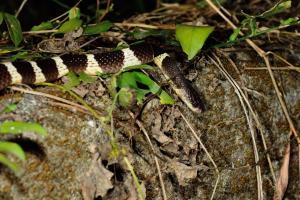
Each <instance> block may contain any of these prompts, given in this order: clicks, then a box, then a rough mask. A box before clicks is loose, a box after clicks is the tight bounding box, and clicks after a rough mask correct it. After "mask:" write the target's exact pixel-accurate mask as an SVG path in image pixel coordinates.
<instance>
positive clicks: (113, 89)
mask: <svg viewBox="0 0 300 200" xmlns="http://www.w3.org/2000/svg"><path fill="white" fill-rule="evenodd" d="M117 87H118V86H117V77H116V75H113V76H112V77H111V79H110V81H109V84H108V85H107V88H108V91H109V93H110V95H111V96H112V97H113V98H115V96H116V94H117Z"/></svg>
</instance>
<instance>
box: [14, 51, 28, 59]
mask: <svg viewBox="0 0 300 200" xmlns="http://www.w3.org/2000/svg"><path fill="white" fill-rule="evenodd" d="M27 55H28V52H27V51H20V52H18V53H17V54H16V55H14V56H12V57H11V58H10V60H11V61H16V60H17V59H23V58H26V57H27Z"/></svg>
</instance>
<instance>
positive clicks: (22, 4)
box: [15, 0, 28, 18]
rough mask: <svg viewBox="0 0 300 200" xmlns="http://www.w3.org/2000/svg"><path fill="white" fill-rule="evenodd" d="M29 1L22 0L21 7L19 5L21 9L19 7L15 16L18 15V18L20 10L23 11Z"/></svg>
mask: <svg viewBox="0 0 300 200" xmlns="http://www.w3.org/2000/svg"><path fill="white" fill-rule="evenodd" d="M27 1H28V0H23V1H22V3H21V5H20V7H19V9H18V11H17V12H16V14H15V17H16V18H17V17H18V16H19V14H20V12H21V11H22V9H23V7H24V5H25V4H26V3H27Z"/></svg>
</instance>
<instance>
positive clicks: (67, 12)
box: [50, 0, 82, 22]
mask: <svg viewBox="0 0 300 200" xmlns="http://www.w3.org/2000/svg"><path fill="white" fill-rule="evenodd" d="M81 1H82V0H79V1H78V2H77V3H76V4H75V5H74V6H73V7H72V8H74V7H77V6H78V5H79V4H80V3H81ZM67 14H69V11H66V12H64V13H63V14H61V15H59V16H58V17H55V18H53V19H51V20H50V22H55V21H56V20H58V19H59V18H61V17H63V16H65V15H67Z"/></svg>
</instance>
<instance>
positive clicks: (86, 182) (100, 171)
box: [81, 154, 113, 200]
mask: <svg viewBox="0 0 300 200" xmlns="http://www.w3.org/2000/svg"><path fill="white" fill-rule="evenodd" d="M112 176H113V173H112V172H111V171H109V170H107V169H106V168H105V167H104V166H103V165H102V162H101V158H100V157H99V156H98V155H97V154H96V155H95V157H94V158H93V160H92V162H91V165H90V168H89V170H88V172H87V173H86V175H85V176H84V177H83V178H82V179H81V184H82V185H81V190H82V196H83V199H84V200H93V199H95V198H97V197H99V196H101V197H102V198H103V197H104V196H105V195H106V193H107V191H108V190H109V189H111V188H113V185H112V183H111V180H110V179H111V177H112Z"/></svg>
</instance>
